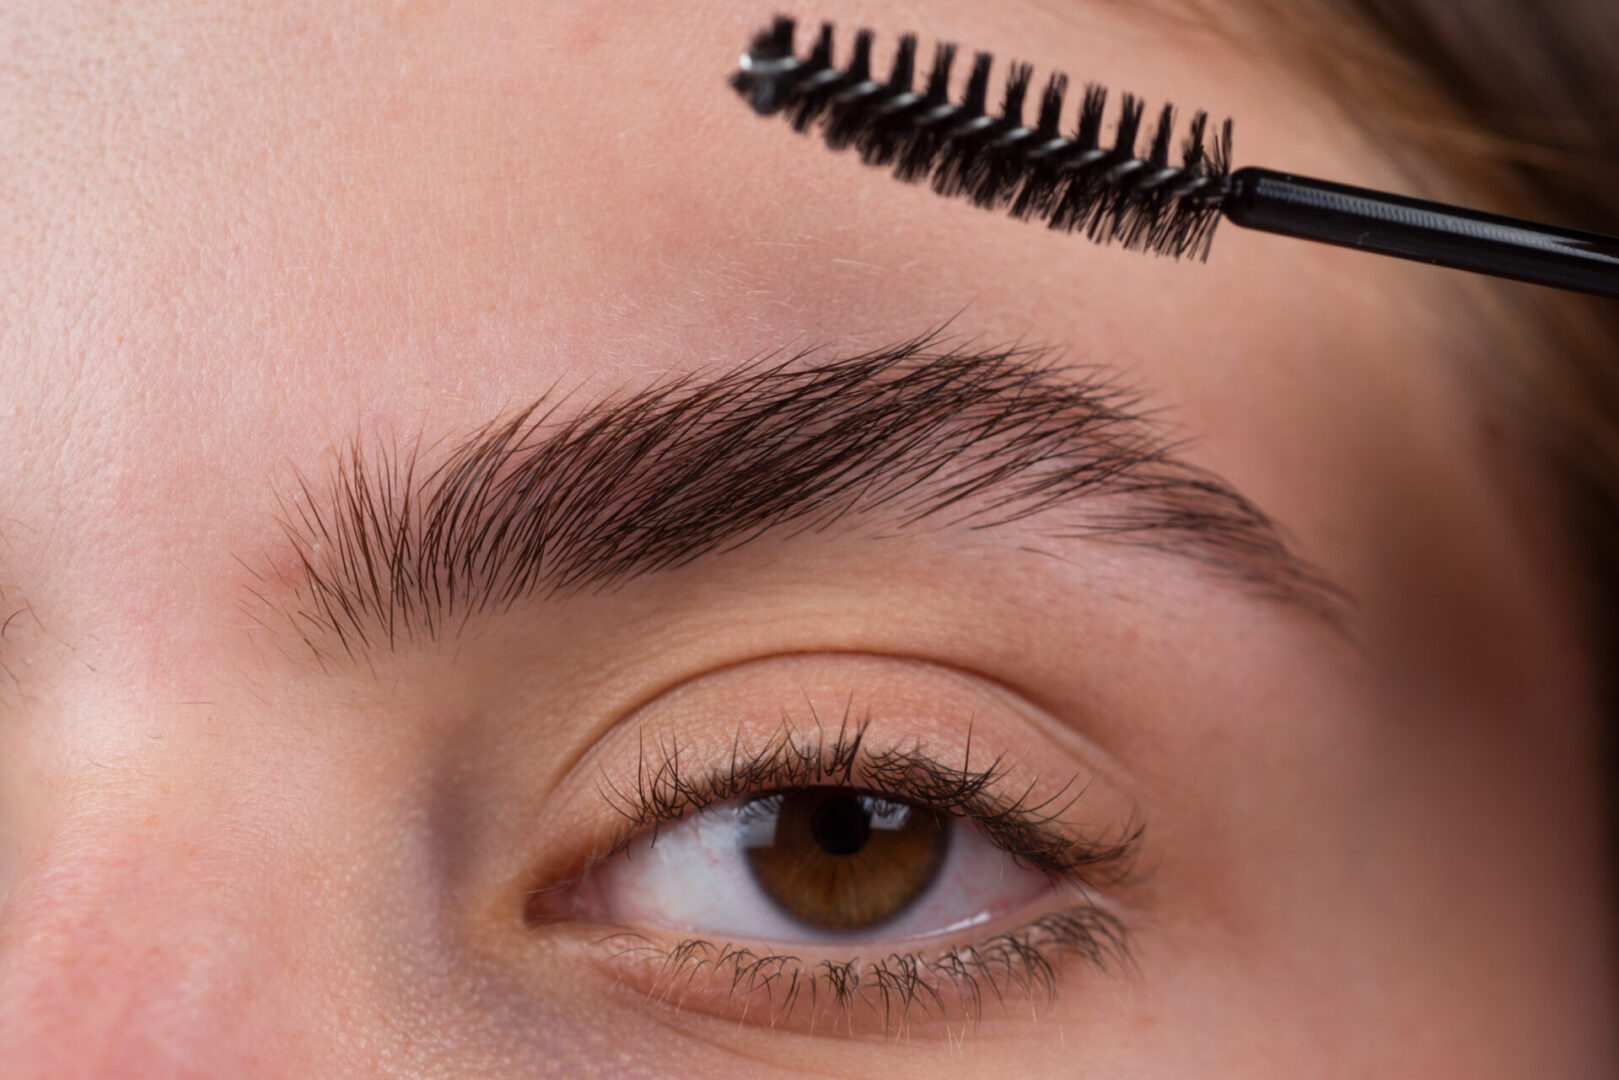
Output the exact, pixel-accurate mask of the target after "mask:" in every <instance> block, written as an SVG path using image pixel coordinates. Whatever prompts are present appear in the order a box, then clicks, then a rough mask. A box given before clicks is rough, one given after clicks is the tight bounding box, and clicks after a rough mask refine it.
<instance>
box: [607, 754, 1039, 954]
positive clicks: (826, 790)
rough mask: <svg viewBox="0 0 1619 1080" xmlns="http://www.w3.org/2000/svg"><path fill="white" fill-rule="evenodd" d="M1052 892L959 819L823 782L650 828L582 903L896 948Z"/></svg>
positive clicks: (622, 915)
mask: <svg viewBox="0 0 1619 1080" xmlns="http://www.w3.org/2000/svg"><path fill="white" fill-rule="evenodd" d="M1051 888H1052V883H1051V881H1050V879H1049V877H1048V876H1047V875H1046V874H1043V873H1041V872H1039V871H1037V870H1034V869H1030V868H1028V867H1026V866H1022V865H1020V864H1019V863H1018V861H1017V860H1016V859H1014V858H1013V857H1012V856H1011V855H1010V854H1008V853H1007V852H1006V851H1004V850H1002V849H1001V848H999V847H997V846H995V845H994V844H992V843H990V842H989V840H988V839H986V838H985V837H984V835H983V834H982V833H981V832H980V830H979V829H977V828H975V827H974V826H973V825H972V824H970V823H968V822H967V821H965V820H963V819H962V818H960V817H956V816H952V815H950V814H947V813H942V812H940V811H938V810H934V809H930V808H928V807H926V806H922V805H919V804H916V803H913V802H908V801H905V800H903V799H897V798H893V797H890V796H888V795H885V794H882V793H878V792H872V791H862V790H858V789H854V788H848V787H824V786H822V787H804V788H797V789H791V790H785V791H776V792H771V793H768V794H764V795H757V796H753V797H749V798H744V799H736V800H731V801H729V802H725V803H722V804H719V805H716V806H712V807H710V808H708V809H705V810H702V811H699V812H696V813H693V814H689V815H687V816H686V817H684V818H682V819H680V820H678V821H676V822H673V823H671V824H666V825H664V826H662V827H660V828H657V829H653V830H647V831H645V832H644V833H643V834H642V835H641V836H639V837H637V838H636V839H634V840H633V841H632V842H631V843H630V844H629V846H628V847H627V848H626V849H625V850H624V851H623V852H621V853H619V854H618V855H616V856H614V857H613V858H612V859H610V860H608V861H607V862H604V863H602V864H601V865H599V866H598V867H596V868H595V869H594V870H593V871H592V872H591V873H590V875H589V878H588V879H587V881H586V882H585V883H584V888H583V889H582V890H581V893H580V901H581V903H582V904H583V906H584V908H585V909H586V911H587V912H588V913H589V914H590V915H591V916H592V917H594V918H597V919H600V920H601V921H604V922H612V923H619V924H628V925H637V926H654V927H663V928H667V929H672V930H684V931H694V932H699V933H705V934H715V935H728V936H734V937H741V938H750V939H754V940H760V941H770V942H821V941H842V940H865V941H883V942H890V941H905V940H911V939H917V938H926V937H932V936H935V935H939V934H945V933H950V932H953V931H958V930H961V929H963V928H966V927H969V926H973V925H975V924H977V923H981V922H986V921H989V920H992V919H995V918H997V917H999V916H1001V915H1003V914H1006V913H1008V912H1011V911H1016V910H1019V909H1022V908H1024V907H1027V906H1028V905H1029V904H1030V902H1031V901H1033V900H1034V899H1036V898H1037V897H1039V896H1040V895H1041V894H1042V893H1045V892H1047V891H1049V890H1050V889H1051Z"/></svg>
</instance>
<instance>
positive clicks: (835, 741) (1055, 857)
mask: <svg viewBox="0 0 1619 1080" xmlns="http://www.w3.org/2000/svg"><path fill="white" fill-rule="evenodd" d="M812 715H813V711H812ZM816 721H817V724H816V728H815V730H814V731H813V732H806V733H799V732H797V731H795V730H794V729H793V728H792V727H790V726H789V724H788V723H787V722H786V720H785V719H784V720H783V723H782V726H781V727H780V728H779V729H778V730H777V731H776V733H775V734H774V735H773V736H771V737H770V739H768V740H767V741H766V742H765V744H764V745H763V746H762V747H760V748H759V749H758V750H756V751H751V752H747V751H744V750H743V748H742V744H741V736H740V734H739V735H738V737H737V739H736V741H734V742H733V743H732V747H731V756H730V758H729V760H728V761H727V763H726V764H725V765H724V766H722V767H721V768H719V769H704V770H702V771H700V772H698V773H696V774H695V775H689V774H688V772H687V771H686V770H685V767H684V766H683V764H682V761H681V747H680V744H679V742H678V740H677V739H675V738H674V737H672V736H671V737H670V738H669V739H668V740H660V741H659V742H658V744H657V746H656V748H655V749H656V752H657V757H656V758H655V759H652V760H650V761H649V759H648V753H649V749H651V748H649V747H648V746H647V745H646V744H645V742H644V741H643V743H642V745H641V752H640V759H639V761H638V763H637V767H636V772H635V786H634V788H633V789H631V790H629V791H625V790H624V789H622V788H620V787H619V786H618V785H615V784H614V783H613V782H612V780H611V779H609V778H607V777H606V776H605V775H604V776H603V777H602V780H601V782H600V786H601V789H602V794H603V796H604V797H605V798H606V799H607V801H608V802H609V804H611V805H612V806H613V808H614V809H615V810H617V811H618V812H619V814H620V815H622V816H623V817H624V819H625V826H624V828H623V830H622V831H621V833H620V835H619V837H618V839H617V841H616V842H615V843H614V844H613V845H612V846H611V847H610V848H609V850H608V851H607V853H606V854H605V855H604V856H603V857H610V856H612V855H615V854H618V853H619V852H621V851H623V850H625V849H626V848H627V847H628V846H629V845H630V844H631V843H633V842H634V841H635V840H636V838H637V837H639V836H641V834H642V833H644V832H645V831H646V830H648V829H651V830H653V834H654V840H655V838H656V830H657V829H658V828H659V827H660V826H661V825H664V824H667V823H670V822H673V821H678V820H680V819H681V818H684V817H686V816H687V815H688V814H693V813H697V812H699V811H702V810H706V809H708V808H709V807H712V806H715V805H718V804H720V803H724V802H729V801H731V800H733V799H739V798H744V797H746V796H749V795H764V794H770V793H772V792H775V791H783V790H789V789H793V788H802V787H818V786H839V787H852V788H861V789H870V790H871V791H872V793H873V794H876V795H880V796H884V797H887V798H890V799H900V800H904V801H907V802H912V803H915V804H917V805H919V806H924V807H927V808H928V809H930V810H933V811H934V812H936V813H940V814H944V815H946V816H949V817H953V818H964V819H968V820H970V821H971V822H972V823H973V825H974V826H975V827H977V828H978V829H979V831H980V832H982V833H983V834H984V836H985V838H986V839H988V840H989V841H990V842H991V843H992V844H994V845H995V846H996V847H999V848H1001V849H1002V850H1003V851H1006V852H1007V853H1008V854H1009V855H1011V856H1012V857H1013V858H1014V859H1016V860H1018V861H1019V862H1020V863H1022V864H1023V865H1025V866H1028V867H1030V868H1032V869H1034V870H1038V871H1040V872H1041V873H1044V874H1046V875H1047V876H1048V877H1050V878H1052V879H1053V880H1055V881H1068V882H1077V883H1083V884H1087V885H1116V884H1118V883H1120V882H1122V881H1124V880H1125V879H1126V878H1128V877H1129V876H1130V873H1131V871H1132V869H1133V868H1134V865H1135V856H1136V852H1137V851H1138V849H1139V847H1140V844H1141V837H1142V833H1143V831H1144V826H1143V825H1142V824H1141V823H1140V822H1139V821H1136V820H1135V819H1133V818H1132V819H1131V820H1130V821H1128V822H1126V824H1125V826H1124V827H1123V829H1122V830H1121V832H1120V834H1119V836H1118V838H1117V839H1102V838H1098V837H1095V836H1087V835H1083V834H1080V833H1077V832H1075V831H1074V830H1073V829H1072V828H1069V827H1067V826H1065V825H1064V824H1063V815H1064V814H1065V813H1066V812H1067V811H1068V810H1069V809H1070V808H1071V807H1072V806H1073V805H1074V803H1075V802H1077V801H1078V799H1079V798H1080V797H1081V796H1082V795H1083V794H1084V791H1083V789H1081V790H1080V791H1078V792H1075V791H1074V790H1073V786H1074V781H1073V780H1070V781H1069V782H1067V783H1065V784H1063V785H1062V786H1061V787H1060V788H1059V789H1058V790H1057V791H1056V792H1054V793H1052V794H1050V795H1046V796H1044V797H1039V798H1037V797H1036V796H1035V794H1034V791H1035V783H1034V782H1033V781H1030V782H1029V783H1028V784H1026V785H1024V786H1022V787H1021V788H1020V789H1016V790H1014V791H1011V792H1008V791H1007V790H1006V788H1007V786H1008V785H1007V772H1008V770H1007V768H1006V765H1005V762H1004V760H1003V759H1002V758H1000V757H996V758H994V759H992V760H991V761H990V762H989V763H988V764H987V765H985V766H983V767H982V768H975V767H974V766H973V764H972V734H971V730H970V729H969V731H968V737H967V742H966V746H965V747H964V749H963V751H962V761H961V764H960V765H959V766H955V765H949V764H947V763H945V762H942V761H940V760H938V759H937V758H936V757H934V756H931V755H929V754H927V753H924V752H923V751H922V750H921V749H920V747H908V748H907V747H893V748H884V749H872V748H871V747H870V746H869V745H868V744H867V742H866V732H867V729H868V728H869V727H870V724H871V714H870V713H869V712H868V713H866V714H865V715H864V716H862V717H861V718H860V719H859V720H858V721H852V720H851V716H850V714H849V712H848V711H845V713H844V715H843V718H842V721H841V722H840V724H839V726H838V729H837V731H836V733H835V734H834V735H831V736H830V739H829V738H828V732H827V731H826V730H825V729H824V728H823V727H821V725H820V723H819V718H818V717H817V718H816Z"/></svg>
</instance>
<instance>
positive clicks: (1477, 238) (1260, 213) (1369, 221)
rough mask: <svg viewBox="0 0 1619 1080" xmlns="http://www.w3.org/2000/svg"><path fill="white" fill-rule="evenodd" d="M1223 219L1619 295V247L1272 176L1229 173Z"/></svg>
mask: <svg viewBox="0 0 1619 1080" xmlns="http://www.w3.org/2000/svg"><path fill="white" fill-rule="evenodd" d="M1221 209H1222V212H1223V213H1224V214H1225V216H1226V217H1227V218H1228V219H1230V220H1231V222H1232V223H1233V224H1236V225H1241V226H1243V227H1244V228H1248V229H1260V230H1262V231H1264V232H1271V233H1280V234H1281V235H1283V236H1297V237H1300V238H1302V239H1305V240H1317V241H1320V242H1321V243H1324V244H1337V245H1338V246H1340V247H1348V248H1359V249H1360V250H1362V251H1375V252H1377V253H1379V254H1381V255H1394V256H1396V257H1398V258H1401V259H1415V260H1417V261H1419V262H1427V263H1434V264H1435V265H1438V266H1450V267H1455V268H1456V269H1458V270H1473V271H1476V272H1478V273H1481V274H1493V275H1495V276H1496V277H1504V278H1515V279H1516V280H1518V281H1528V282H1533V283H1534V284H1536V285H1554V286H1557V287H1558V288H1562V289H1572V290H1575V291H1577V292H1586V293H1594V294H1596V295H1597V296H1613V297H1619V239H1615V238H1614V237H1611V236H1598V235H1597V234H1596V233H1587V232H1577V231H1575V230H1573V229H1559V228H1557V227H1555V226H1552V225H1541V224H1538V223H1536V222H1533V221H1522V220H1519V219H1517V218H1509V217H1501V216H1500V215H1498V214H1483V213H1479V212H1478V211H1476V210H1463V209H1462V208H1461V207H1459V206H1447V205H1445V204H1444V203H1436V202H1425V201H1423V200H1421V199H1408V198H1405V197H1404V196H1400V195H1389V194H1387V193H1385V192H1381V191H1371V190H1369V189H1367V188H1357V187H1350V186H1348V185H1347V184H1333V183H1329V182H1327V181H1325V180H1312V179H1310V178H1309V177H1305V176H1289V175H1287V174H1286V173H1279V172H1272V171H1271V170H1269V169H1255V168H1246V169H1238V170H1237V171H1236V172H1235V173H1233V174H1232V175H1231V188H1230V191H1229V194H1227V195H1226V197H1225V199H1224V200H1223V201H1222V203H1221Z"/></svg>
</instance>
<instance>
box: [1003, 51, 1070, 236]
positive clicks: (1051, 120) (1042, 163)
mask: <svg viewBox="0 0 1619 1080" xmlns="http://www.w3.org/2000/svg"><path fill="white" fill-rule="evenodd" d="M1067 93H1068V76H1066V75H1064V74H1062V73H1061V72H1057V73H1056V74H1054V75H1052V76H1051V79H1050V80H1049V81H1048V82H1047V83H1046V89H1045V92H1044V93H1042V94H1041V95H1040V119H1039V121H1038V123H1037V124H1036V126H1035V133H1034V142H1033V145H1032V146H1031V148H1030V153H1031V154H1032V155H1036V156H1031V157H1030V158H1029V160H1028V164H1027V166H1026V169H1025V172H1024V174H1023V186H1022V187H1021V188H1019V189H1018V193H1017V197H1016V198H1015V199H1013V200H1012V207H1011V212H1012V216H1013V217H1017V218H1031V217H1040V218H1044V217H1047V216H1048V215H1049V214H1050V213H1051V206H1052V203H1054V202H1055V201H1056V198H1057V190H1058V188H1059V186H1060V185H1061V183H1062V169H1061V168H1059V167H1058V164H1057V158H1056V157H1055V155H1054V150H1053V148H1054V147H1055V146H1056V145H1057V140H1058V139H1060V138H1061V137H1062V102H1063V98H1064V97H1065V96H1066V95H1067Z"/></svg>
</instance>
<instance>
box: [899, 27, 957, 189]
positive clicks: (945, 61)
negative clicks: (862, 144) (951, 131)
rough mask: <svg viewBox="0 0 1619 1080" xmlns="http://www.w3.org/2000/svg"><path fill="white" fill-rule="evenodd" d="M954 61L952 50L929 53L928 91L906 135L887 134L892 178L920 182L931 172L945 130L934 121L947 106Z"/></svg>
mask: <svg viewBox="0 0 1619 1080" xmlns="http://www.w3.org/2000/svg"><path fill="white" fill-rule="evenodd" d="M955 61H956V47H955V45H954V44H952V43H950V42H940V43H939V45H938V46H937V48H936V49H935V50H934V53H933V67H932V69H930V70H929V72H928V87H927V90H926V91H925V92H924V93H923V95H922V103H921V105H919V106H918V107H917V110H916V113H915V114H914V120H913V122H912V124H911V128H910V130H909V131H908V132H904V133H891V137H893V138H894V139H895V141H896V143H897V144H898V145H896V147H895V152H894V157H895V159H896V160H895V163H894V175H895V176H897V177H898V178H899V179H901V180H904V181H906V182H907V183H910V182H913V181H916V180H920V179H921V178H922V177H924V176H926V175H927V174H928V172H929V171H930V170H932V168H933V161H934V158H935V157H936V156H937V155H938V153H939V148H940V147H941V146H942V145H943V144H944V138H945V134H946V132H947V130H948V129H947V127H946V126H945V125H944V124H943V123H941V122H940V121H939V119H937V118H936V116H937V114H939V113H941V112H942V111H943V110H942V108H941V107H942V106H947V105H948V104H949V103H950V69H951V67H952V66H954V64H955Z"/></svg>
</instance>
